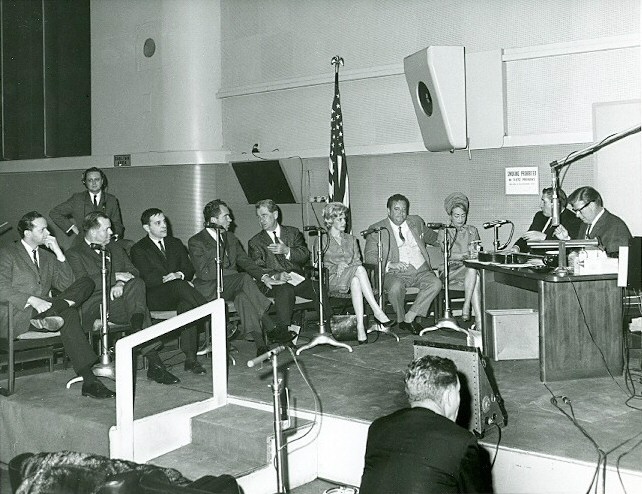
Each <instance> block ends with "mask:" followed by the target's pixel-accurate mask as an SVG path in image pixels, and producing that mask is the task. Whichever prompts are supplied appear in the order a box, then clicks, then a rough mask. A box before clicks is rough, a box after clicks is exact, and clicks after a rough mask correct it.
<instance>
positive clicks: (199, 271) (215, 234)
mask: <svg viewBox="0 0 642 494" xmlns="http://www.w3.org/2000/svg"><path fill="white" fill-rule="evenodd" d="M203 216H204V218H205V228H204V229H203V230H201V231H200V232H198V233H197V234H196V235H194V236H193V237H191V238H190V239H189V240H188V242H187V245H188V249H189V253H190V257H191V259H192V262H193V263H194V268H195V270H196V278H194V287H196V289H197V290H198V291H199V292H201V294H203V296H204V297H205V298H206V299H207V300H208V301H209V300H213V299H215V298H217V295H218V293H217V272H218V266H217V262H216V249H217V247H216V245H217V242H219V241H220V244H219V245H220V252H221V268H222V269H221V270H222V282H223V292H222V294H221V295H222V297H223V298H224V299H225V300H233V301H234V305H235V307H236V310H237V311H238V313H239V317H240V318H241V324H242V325H243V328H244V329H245V330H246V331H249V332H251V333H252V335H253V336H254V342H255V344H256V347H257V356H258V355H261V354H262V353H265V352H266V351H267V350H268V348H267V345H266V341H265V338H264V336H263V332H262V329H261V324H263V329H265V331H266V333H267V336H268V337H269V338H270V339H271V340H272V341H273V342H275V343H286V342H289V341H290V340H291V339H292V337H293V336H294V335H292V334H291V333H290V332H289V331H287V329H286V328H284V327H283V326H277V325H276V324H274V321H272V319H271V318H270V317H269V316H268V315H267V310H268V308H269V307H270V304H271V302H270V300H269V299H268V298H267V297H266V296H265V295H263V294H262V293H261V291H260V290H259V288H258V286H257V285H256V283H255V282H254V280H255V279H256V280H261V281H263V283H264V284H265V285H266V286H267V287H268V288H271V287H272V282H273V279H272V278H271V277H270V276H264V275H266V274H267V270H266V269H264V268H261V267H260V266H258V265H257V264H256V263H255V262H254V261H252V259H250V257H249V256H248V255H247V254H246V253H245V251H244V250H243V247H241V243H240V242H239V240H238V239H237V238H236V236H235V235H234V234H233V233H232V232H230V231H228V228H229V227H230V224H231V223H232V218H231V216H230V210H229V209H228V207H227V204H225V202H223V201H221V200H220V199H215V200H213V201H210V202H208V203H207V204H206V205H205V208H204V209H203ZM239 270H243V271H245V272H244V273H241V272H239ZM253 278H254V279H253Z"/></svg>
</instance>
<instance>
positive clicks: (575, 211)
mask: <svg viewBox="0 0 642 494" xmlns="http://www.w3.org/2000/svg"><path fill="white" fill-rule="evenodd" d="M592 202H593V201H589V202H587V203H586V204H584V206H582V207H581V208H578V209H575V208H571V211H573V212H574V213H575V214H577V213H579V212H580V211H582V209H584V208H585V207H586V206H588V205H589V204H591V203H592Z"/></svg>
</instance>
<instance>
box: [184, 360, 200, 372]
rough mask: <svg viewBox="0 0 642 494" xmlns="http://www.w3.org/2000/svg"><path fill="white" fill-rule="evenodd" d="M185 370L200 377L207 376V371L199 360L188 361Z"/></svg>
mask: <svg viewBox="0 0 642 494" xmlns="http://www.w3.org/2000/svg"><path fill="white" fill-rule="evenodd" d="M184 369H185V370H186V371H190V372H191V373H193V374H196V375H199V376H200V375H203V374H205V369H204V368H203V366H202V365H201V364H200V363H199V362H198V360H186V361H185V366H184Z"/></svg>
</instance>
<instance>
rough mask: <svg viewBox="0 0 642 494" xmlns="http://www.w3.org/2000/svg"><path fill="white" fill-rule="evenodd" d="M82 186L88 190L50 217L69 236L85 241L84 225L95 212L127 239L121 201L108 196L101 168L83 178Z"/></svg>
mask: <svg viewBox="0 0 642 494" xmlns="http://www.w3.org/2000/svg"><path fill="white" fill-rule="evenodd" d="M82 183H83V185H84V186H85V188H86V189H87V190H85V191H84V192H77V193H75V194H73V195H72V196H71V197H70V198H69V199H67V200H66V201H65V202H63V203H61V204H58V205H57V206H55V207H54V208H53V209H52V210H51V211H49V217H50V218H51V219H52V220H53V222H54V223H55V224H56V225H58V227H59V228H60V229H62V230H63V231H64V232H65V233H66V234H67V235H71V234H73V233H75V234H76V235H80V236H81V237H82V236H83V235H84V234H85V232H84V231H83V226H82V225H83V221H84V220H85V216H87V215H88V214H89V213H91V212H92V211H102V212H103V213H105V215H107V217H108V218H109V220H110V221H111V225H112V230H113V232H114V233H115V234H116V235H118V237H119V238H123V233H124V232H125V228H124V227H123V219H122V215H121V213H120V205H119V204H118V199H116V196H114V195H112V194H108V193H107V192H105V189H106V188H107V177H106V176H105V174H104V173H103V171H102V170H101V169H100V168H96V167H92V168H88V169H87V170H85V171H84V172H83V174H82Z"/></svg>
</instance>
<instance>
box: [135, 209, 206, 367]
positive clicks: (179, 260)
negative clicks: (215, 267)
mask: <svg viewBox="0 0 642 494" xmlns="http://www.w3.org/2000/svg"><path fill="white" fill-rule="evenodd" d="M140 221H141V223H142V225H143V229H144V230H145V231H146V232H147V235H146V236H145V237H143V238H142V239H140V240H139V241H138V242H136V243H135V244H134V245H133V246H132V249H131V258H132V262H133V263H134V266H136V267H137V268H138V271H139V273H140V277H141V278H142V279H143V280H144V281H145V285H146V287H147V307H148V308H149V309H150V310H176V311H177V312H178V313H179V314H182V313H183V312H187V311H188V310H190V309H194V308H195V307H198V306H200V305H203V304H204V303H206V302H207V301H206V300H205V297H203V295H201V294H200V292H199V291H198V290H197V289H196V288H194V287H193V286H192V285H191V284H190V281H191V280H192V278H193V277H194V267H193V266H192V262H191V261H190V259H189V255H188V254H187V249H186V248H185V246H184V245H183V242H181V241H180V240H179V239H177V238H174V237H168V236H167V219H166V218H165V215H164V214H163V212H162V211H161V210H160V209H157V208H150V209H147V210H145V211H144V212H143V214H142V215H141V217H140ZM197 349H198V325H197V324H192V325H190V326H188V327H186V328H184V329H183V330H182V331H181V350H182V351H183V353H184V354H185V365H184V368H185V370H186V371H190V372H193V373H194V374H205V369H204V368H203V366H202V365H201V364H200V363H199V362H198V360H197V359H196V351H197Z"/></svg>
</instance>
